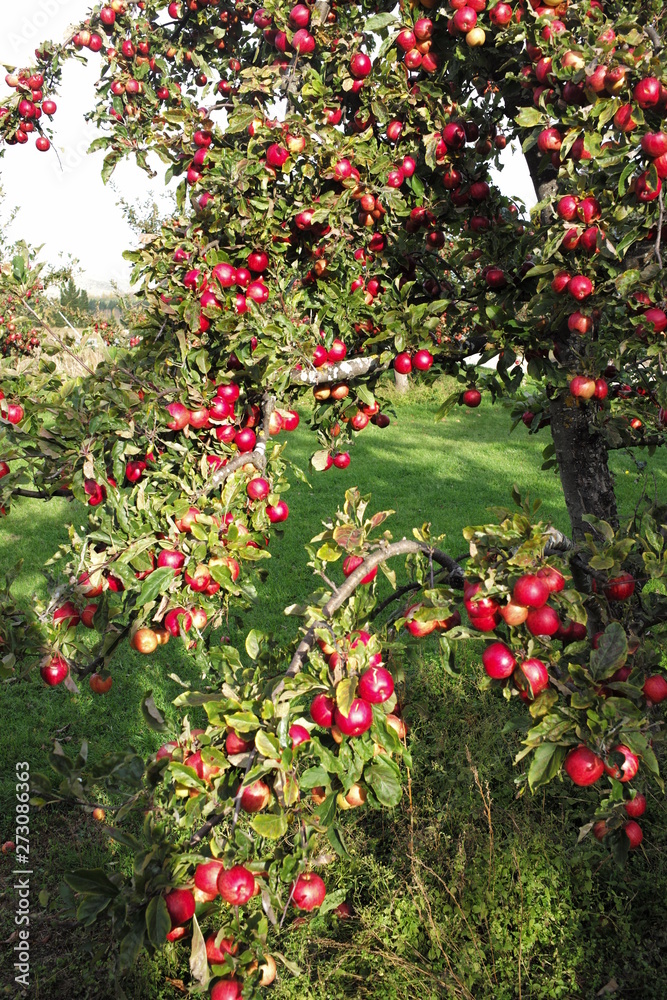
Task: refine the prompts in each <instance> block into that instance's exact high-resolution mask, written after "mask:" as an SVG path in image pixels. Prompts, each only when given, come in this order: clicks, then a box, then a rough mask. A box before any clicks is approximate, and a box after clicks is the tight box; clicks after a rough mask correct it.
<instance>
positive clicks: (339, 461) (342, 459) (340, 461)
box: [332, 451, 351, 469]
mask: <svg viewBox="0 0 667 1000" xmlns="http://www.w3.org/2000/svg"><path fill="white" fill-rule="evenodd" d="M350 461H351V460H350V453H349V452H348V451H339V452H338V454H337V455H334V457H333V459H332V465H335V466H336V468H337V469H347V467H348V465H349V464H350Z"/></svg>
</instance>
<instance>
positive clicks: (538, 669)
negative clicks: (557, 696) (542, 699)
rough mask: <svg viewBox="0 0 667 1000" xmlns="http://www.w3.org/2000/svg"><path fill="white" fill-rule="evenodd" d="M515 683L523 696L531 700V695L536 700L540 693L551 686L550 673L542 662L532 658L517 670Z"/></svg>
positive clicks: (522, 663)
mask: <svg viewBox="0 0 667 1000" xmlns="http://www.w3.org/2000/svg"><path fill="white" fill-rule="evenodd" d="M514 681H515V683H516V686H517V687H518V688H519V689H520V690H521V692H522V694H525V695H526V696H527V697H528V698H529V699H530V697H531V695H532V697H533V698H536V697H537V696H538V694H539V693H540V691H544V689H545V688H546V687H548V686H549V673H548V671H547V668H546V665H545V664H544V663H543V662H542V660H538V659H536V658H535V657H530V659H528V660H523V661H522V662H521V663H520V664H519V666H518V667H517V668H516V670H515V671H514Z"/></svg>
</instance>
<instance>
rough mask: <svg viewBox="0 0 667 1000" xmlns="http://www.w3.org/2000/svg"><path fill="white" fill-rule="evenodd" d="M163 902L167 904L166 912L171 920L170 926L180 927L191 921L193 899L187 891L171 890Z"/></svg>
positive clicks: (193, 907) (193, 912) (193, 908)
mask: <svg viewBox="0 0 667 1000" xmlns="http://www.w3.org/2000/svg"><path fill="white" fill-rule="evenodd" d="M164 901H165V903H166V904H167V911H168V913H169V916H170V918H171V926H172V928H173V927H180V926H182V925H183V924H187V922H188V920H192V918H193V916H194V914H195V897H194V896H193V895H192V893H191V892H190V890H189V889H172V890H171V891H170V892H168V893H167V894H166V895H165V897H164Z"/></svg>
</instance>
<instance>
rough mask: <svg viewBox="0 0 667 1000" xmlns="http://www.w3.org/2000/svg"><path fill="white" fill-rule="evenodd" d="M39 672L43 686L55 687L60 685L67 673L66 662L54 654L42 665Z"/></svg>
mask: <svg viewBox="0 0 667 1000" xmlns="http://www.w3.org/2000/svg"><path fill="white" fill-rule="evenodd" d="M39 672H40V675H41V678H42V680H43V681H44V683H45V684H48V685H49V687H55V686H56V684H62V682H63V681H64V680H65V678H66V677H67V674H68V673H69V667H68V666H67V660H65V659H64V658H63V657H62V656H60V655H59V654H56V655H55V656H52V657H50V659H48V660H47V661H46V662H45V663H42V665H41V667H40V668H39Z"/></svg>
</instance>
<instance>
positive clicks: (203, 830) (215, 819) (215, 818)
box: [188, 749, 257, 847]
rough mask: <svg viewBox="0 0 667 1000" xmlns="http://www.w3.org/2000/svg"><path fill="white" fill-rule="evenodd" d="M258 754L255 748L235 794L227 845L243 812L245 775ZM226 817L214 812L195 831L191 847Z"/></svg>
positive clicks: (222, 813) (223, 814)
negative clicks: (242, 800) (242, 797)
mask: <svg viewBox="0 0 667 1000" xmlns="http://www.w3.org/2000/svg"><path fill="white" fill-rule="evenodd" d="M256 756H257V750H256V749H255V750H253V751H252V753H251V754H250V756H249V757H248V761H247V763H246V766H245V771H244V772H243V777H242V778H241V784H240V785H239V787H238V788H237V790H236V795H235V796H234V818H233V819H232V828H231V830H230V831H229V835H228V837H227V838H226V840H225V846H226V844H227V843H228V842H229V840H230V839H231V838H232V837H233V836H234V830H235V829H236V824H237V823H238V821H239V814H240V812H241V796H242V795H243V782H244V781H245V777H246V775H247V773H248V771H249V770H250V768H251V767H252V765H253V762H254V760H255V757H256ZM224 817H225V813H224V812H221V813H213V815H212V816H211V817H210V818H209V819H207V820H206V822H205V823H204V825H203V826H200V827H199V829H198V830H197V832H196V833H193V835H192V837H191V838H190V843H189V845H188V846H189V847H196V846H197V844H200V843H201V841H202V840H203V839H204V837H205V836H206V835H207V834H209V833H210V832H211V830H212V829H213V827H214V826H217V825H218V823H220V822H221V821H222V820H223V819H224Z"/></svg>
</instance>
